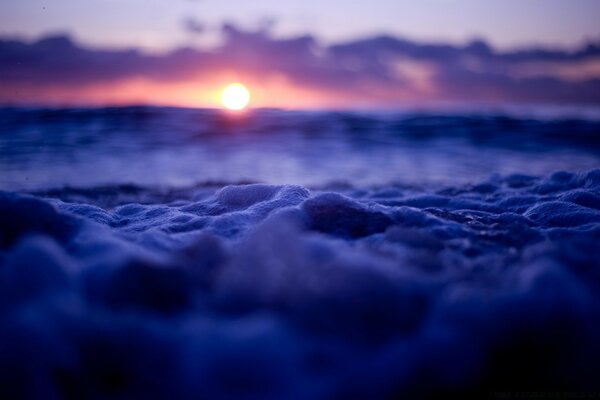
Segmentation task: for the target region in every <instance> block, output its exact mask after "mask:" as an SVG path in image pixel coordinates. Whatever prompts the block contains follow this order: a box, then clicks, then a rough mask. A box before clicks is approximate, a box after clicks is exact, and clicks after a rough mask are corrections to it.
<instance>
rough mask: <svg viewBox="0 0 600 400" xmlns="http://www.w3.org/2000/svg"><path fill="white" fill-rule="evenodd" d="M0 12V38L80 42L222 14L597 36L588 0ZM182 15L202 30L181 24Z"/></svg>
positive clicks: (214, 21)
mask: <svg viewBox="0 0 600 400" xmlns="http://www.w3.org/2000/svg"><path fill="white" fill-rule="evenodd" d="M0 11H1V12H0V27H1V28H0V34H2V35H3V36H6V35H23V36H27V37H36V36H40V35H43V34H46V33H48V32H69V33H71V34H73V35H76V36H77V37H78V38H79V39H80V40H82V41H83V42H85V43H89V44H96V45H104V44H112V45H124V46H136V47H144V48H149V49H164V48H168V47H173V46H180V45H183V44H190V43H193V44H205V45H206V44H212V43H214V41H215V36H216V33H218V27H219V26H220V24H221V23H222V22H224V21H228V22H232V23H235V24H237V25H239V26H244V27H246V28H254V27H256V26H258V25H261V24H268V23H271V22H273V21H275V26H274V33H275V34H276V35H281V36H290V35H299V34H306V33H311V34H313V35H316V36H318V37H319V38H320V39H321V40H323V41H325V42H327V43H330V42H337V41H342V40H350V39H354V38H356V37H362V36H368V35H373V34H380V33H386V34H393V35H398V36H405V37H408V38H411V39H413V40H427V41H432V40H436V41H440V40H443V41H452V42H457V41H466V40H469V39H472V38H475V37H482V38H486V39H487V40H488V41H490V43H492V44H493V45H494V46H497V47H511V46H521V45H533V44H541V43H543V44H556V45H572V44H575V43H579V42H581V41H582V40H585V39H586V38H599V37H600V25H599V24H598V18H600V1H597V0H569V1H566V0H485V1H482V0H419V1H409V0H369V1H353V2H348V1H347V0H327V1H323V0H302V1H281V0H254V1H248V0H227V1H217V0H85V1H81V0H18V1H14V0H0ZM189 20H192V21H195V22H197V26H198V27H202V28H203V30H204V32H202V34H193V33H192V32H190V31H189V30H186V29H182V28H184V27H185V21H189Z"/></svg>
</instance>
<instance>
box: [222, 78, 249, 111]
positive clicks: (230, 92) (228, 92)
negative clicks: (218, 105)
mask: <svg viewBox="0 0 600 400" xmlns="http://www.w3.org/2000/svg"><path fill="white" fill-rule="evenodd" d="M221 102H222V103H223V106H224V107H225V108H227V109H229V110H243V109H244V108H246V107H247V106H248V103H249V102H250V91H249V90H248V88H246V86H244V85H242V84H241V83H232V84H230V85H227V87H226V88H225V89H223V92H222V93H221Z"/></svg>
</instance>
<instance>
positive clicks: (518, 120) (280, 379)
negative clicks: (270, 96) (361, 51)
mask: <svg viewBox="0 0 600 400" xmlns="http://www.w3.org/2000/svg"><path fill="white" fill-rule="evenodd" d="M528 115H529V116H528ZM599 167H600V120H599V119H595V118H593V117H589V116H588V117H586V118H584V117H582V116H579V117H577V118H575V117H569V116H565V115H560V116H557V115H554V114H551V115H543V116H542V115H539V114H523V113H521V114H506V113H504V114H499V113H469V114H466V113H437V114H434V113H409V112H402V113H400V112H396V113H392V112H386V113H350V112H287V111H277V110H255V111H251V112H248V113H246V114H240V115H235V116H234V115H231V114H226V113H223V112H220V111H207V110H184V109H161V108H141V107H137V108H121V109H119V108H114V109H62V110H48V109H9V108H6V109H2V110H1V111H0V189H3V190H4V192H0V379H1V380H2V381H1V382H0V397H1V398H43V399H46V398H144V399H148V398H178V399H186V398H189V399H198V398H208V399H239V398H241V399H354V398H357V399H379V398H404V399H432V398H440V399H448V398H454V397H456V398H473V399H482V398H514V396H513V395H515V396H516V395H518V393H523V391H526V392H527V393H531V392H532V391H535V393H538V394H540V393H541V395H544V396H567V395H572V394H573V393H580V394H581V393H583V394H585V395H586V396H587V395H593V394H595V393H599V392H600V383H599V382H600V381H599V380H598V379H597V377H598V371H599V370H600V361H599V360H600V342H599V341H598V337H599V335H600V169H598V168H599ZM516 392H518V393H517V394H515V393H516ZM511 396H513V397H511ZM549 398H554V397H549ZM561 398H563V397H561Z"/></svg>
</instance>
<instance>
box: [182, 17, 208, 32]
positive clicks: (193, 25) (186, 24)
mask: <svg viewBox="0 0 600 400" xmlns="http://www.w3.org/2000/svg"><path fill="white" fill-rule="evenodd" d="M183 28H184V29H185V31H186V32H189V33H194V34H198V33H203V32H204V31H205V30H206V27H205V26H204V24H203V23H202V22H200V21H198V20H196V19H194V18H191V17H188V18H186V19H184V20H183Z"/></svg>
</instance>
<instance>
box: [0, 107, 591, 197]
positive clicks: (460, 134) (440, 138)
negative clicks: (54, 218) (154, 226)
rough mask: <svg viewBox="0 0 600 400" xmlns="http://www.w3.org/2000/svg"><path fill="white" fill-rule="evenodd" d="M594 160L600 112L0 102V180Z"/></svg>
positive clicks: (202, 178)
mask: <svg viewBox="0 0 600 400" xmlns="http://www.w3.org/2000/svg"><path fill="white" fill-rule="evenodd" d="M597 167H600V120H598V119H593V118H568V117H565V116H560V117H552V115H549V116H548V115H546V116H539V115H536V116H529V117H528V116H526V115H509V114H499V113H467V112H463V113H433V112H427V113H414V112H360V113H359V112H332V111H282V110H252V111H248V112H245V113H241V114H232V113H227V112H223V111H221V110H195V109H176V108H157V107H123V108H95V109H85V108H77V109H40V108H2V109H0V188H1V189H4V190H43V189H51V188H60V187H66V186H70V187H96V186H101V185H120V184H133V185H140V186H144V185H154V186H169V187H182V186H188V185H197V184H204V183H207V184H212V183H216V184H228V183H241V182H267V183H294V184H301V185H306V186H309V187H324V186H327V185H331V184H348V185H352V186H378V185H387V184H402V185H430V184H433V185H440V184H441V185H454V184H462V183H468V182H476V181H480V180H481V179H485V178H488V177H489V176H490V175H492V174H501V175H508V174H514V173H520V174H530V175H543V174H547V173H551V172H554V171H557V170H569V171H582V170H589V169H592V168H597Z"/></svg>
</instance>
